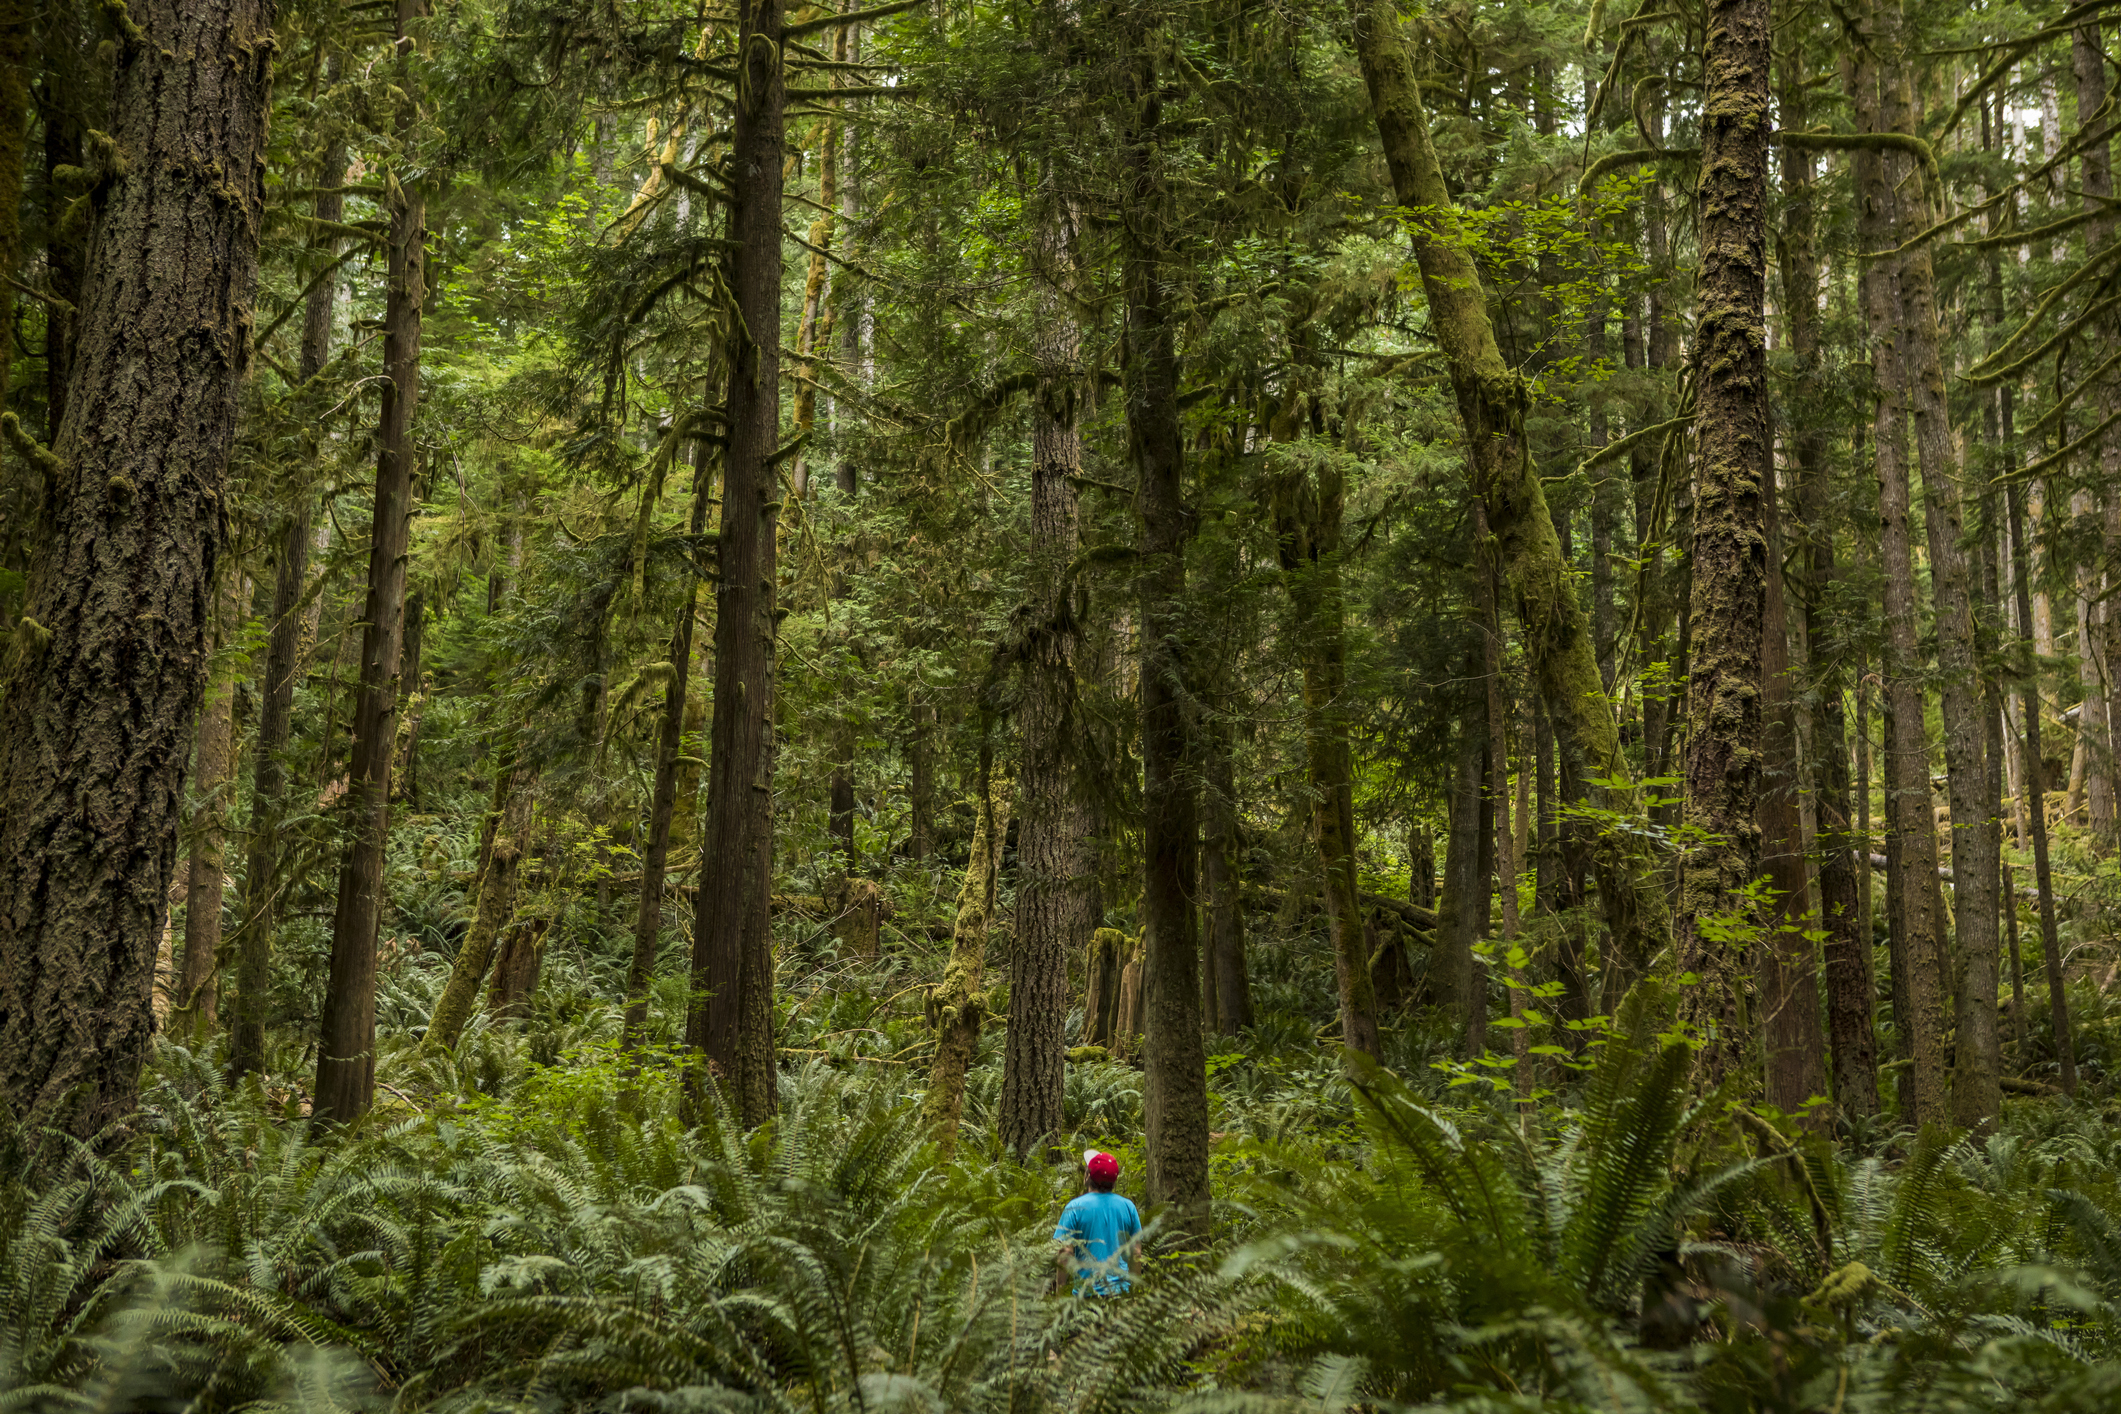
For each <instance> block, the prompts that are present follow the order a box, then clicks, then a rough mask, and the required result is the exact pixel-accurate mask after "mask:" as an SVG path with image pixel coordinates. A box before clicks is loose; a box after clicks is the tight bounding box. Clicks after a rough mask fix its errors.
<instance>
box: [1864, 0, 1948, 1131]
mask: <svg viewBox="0 0 2121 1414" xmlns="http://www.w3.org/2000/svg"><path fill="white" fill-rule="evenodd" d="M1881 8H1882V9H1890V8H1891V4H1890V0H1889V3H1888V4H1887V5H1886V6H1884V7H1881ZM1877 17H1878V14H1877V12H1873V14H1872V15H1871V16H1870V17H1869V18H1870V20H1871V21H1872V22H1873V23H1875V21H1876V20H1877ZM1882 43H1883V41H1882V40H1881V39H1880V38H1879V37H1878V36H1876V35H1868V36H1866V37H1865V42H1863V43H1852V44H1850V45H1847V46H1845V47H1844V51H1843V55H1842V60H1841V62H1842V66H1843V77H1844V79H1845V81H1846V86H1847V88H1848V91H1849V95H1850V98H1851V100H1852V102H1853V105H1854V107H1855V110H1856V120H1857V123H1858V125H1859V126H1860V127H1862V128H1864V129H1865V130H1867V131H1874V132H1875V131H1884V130H1885V129H1884V128H1883V126H1882V124H1881V121H1880V118H1881V113H1882V105H1883V98H1882V94H1881V77H1882V75H1881V71H1880V57H1879V56H1880V53H1881V44H1882ZM1852 165H1853V167H1854V169H1855V175H1856V188H1857V192H1856V196H1857V212H1856V225H1857V234H1858V237H1859V239H1860V240H1861V241H1862V243H1863V246H1864V248H1865V249H1866V250H1871V251H1883V250H1889V249H1891V248H1892V247H1893V246H1895V245H1896V244H1897V243H1898V241H1899V231H1900V222H1899V211H1898V205H1897V203H1898V199H1899V198H1898V194H1897V191H1896V185H1897V181H1898V179H1901V178H1904V177H1905V175H1906V174H1905V172H1904V171H1901V170H1896V167H1895V164H1893V163H1892V162H1891V161H1890V160H1889V154H1888V153H1887V152H1885V151H1884V150H1880V149H1859V150H1858V151H1856V152H1855V153H1854V154H1853V160H1852ZM1900 280H1901V262H1900V261H1899V260H1898V259H1895V258H1891V257H1886V258H1881V259H1879V260H1877V261H1876V262H1874V263H1873V264H1872V265H1871V266H1870V268H1869V269H1868V270H1867V271H1866V272H1865V275H1864V278H1863V282H1862V284H1863V304H1864V318H1865V324H1866V328H1867V330H1868V332H1869V335H1870V339H1871V364H1872V370H1873V376H1874V379H1875V385H1876V386H1875V394H1874V396H1875V397H1876V399H1877V411H1876V414H1875V416H1874V418H1873V420H1872V424H1871V435H1872V447H1873V449H1874V457H1875V465H1876V469H1877V477H1878V519H1879V568H1880V570H1881V572H1882V574H1883V578H1884V581H1885V583H1884V586H1883V604H1882V608H1883V610H1884V618H1885V662H1884V665H1883V666H1884V672H1883V674H1882V676H1883V678H1884V683H1885V695H1886V707H1887V717H1886V721H1887V741H1886V751H1885V758H1886V759H1885V763H1884V764H1885V771H1884V775H1885V796H1886V808H1887V819H1886V828H1887V830H1888V831H1889V832H1890V833H1891V835H1892V841H1891V848H1890V849H1889V850H1888V853H1889V855H1890V856H1891V857H1892V859H1893V863H1894V870H1893V873H1894V877H1893V879H1892V881H1891V889H1890V892H1891V894H1892V896H1893V899H1894V901H1895V903H1896V905H1897V906H1896V907H1895V908H1893V909H1892V910H1891V912H1892V913H1893V915H1894V916H1893V919H1892V923H1891V926H1892V929H1893V934H1894V937H1895V939H1896V940H1897V941H1898V944H1899V947H1898V949H1897V950H1896V952H1895V957H1894V963H1895V967H1894V979H1893V982H1894V987H1895V989H1896V991H1902V992H1904V994H1905V997H1906V1002H1905V1004H1904V1005H1900V1006H1897V1007H1896V1009H1895V1010H1896V1016H1895V1023H1896V1029H1897V1030H1898V1031H1899V1034H1900V1036H1901V1038H1902V1040H1903V1043H1904V1044H1905V1045H1906V1047H1907V1048H1908V1058H1909V1060H1910V1067H1909V1070H1910V1074H1909V1077H1908V1091H1907V1093H1908V1095H1909V1098H1910V1101H1911V1104H1912V1106H1913V1109H1912V1111H1911V1113H1909V1114H1908V1115H1907V1116H1906V1118H1908V1119H1911V1120H1914V1121H1916V1122H1918V1123H1920V1122H1927V1121H1942V1119H1943V1118H1944V1116H1945V1114H1946V1108H1945V1105H1946V1095H1945V1053H1944V1041H1945V1024H1946V1020H1945V994H1944V967H1943V957H1942V950H1941V947H1940V935H1939V920H1937V919H1936V918H1935V917H1934V916H1933V914H1932V912H1931V908H1930V895H1931V889H1932V885H1933V881H1934V880H1935V878H1936V873H1937V836H1936V826H1935V822H1934V820H1933V818H1932V816H1931V813H1930V781H1929V739H1928V734H1927V733H1926V732H1925V731H1924V729H1923V660H1922V651H1921V645H1920V642H1919V640H1918V638H1917V633H1918V611H1919V605H1918V603H1917V599H1916V588H1915V570H1914V525H1913V493H1912V489H1911V487H1910V478H1909V468H1908V458H1907V433H1908V381H1907V376H1906V364H1907V359H1908V347H1907V331H1906V330H1905V328H1904V327H1903V325H1902V319H1903V301H1902V299H1901V296H1900ZM1896 1000H1897V998H1896Z"/></svg>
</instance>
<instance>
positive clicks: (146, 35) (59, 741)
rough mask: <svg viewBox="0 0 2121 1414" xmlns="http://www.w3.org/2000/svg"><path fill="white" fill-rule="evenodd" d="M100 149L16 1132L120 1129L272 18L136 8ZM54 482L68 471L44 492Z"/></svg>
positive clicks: (25, 973) (30, 638)
mask: <svg viewBox="0 0 2121 1414" xmlns="http://www.w3.org/2000/svg"><path fill="white" fill-rule="evenodd" d="M128 15H129V19H130V21H131V22H132V25H133V26H135V27H129V28H127V29H126V30H125V31H124V32H123V33H121V34H120V35H119V37H118V38H117V39H116V40H115V41H114V45H113V50H112V55H113V62H114V64H115V102H114V107H113V119H112V125H111V126H112V132H111V135H110V136H109V138H107V139H106V138H101V137H98V138H96V139H93V140H92V151H91V154H90V156H89V157H88V167H89V170H90V172H91V174H92V175H93V176H94V177H95V179H96V186H95V188H94V191H93V192H92V194H91V200H92V202H93V203H94V210H95V222H94V226H93V228H92V232H91V235H90V237H89V247H88V252H87V266H86V274H85V277H84V279H83V283H82V290H81V294H80V297H79V299H78V300H77V302H76V303H77V304H78V313H77V315H76V317H75V323H74V329H75V332H76V335H77V337H78V342H77V344H76V346H75V347H74V348H73V350H72V358H73V366H72V368H71V370H70V376H69V378H68V382H67V389H66V394H65V406H66V413H65V416H64V418H63V419H62V420H61V422H60V423H59V427H58V435H57V437H56V439H55V441H54V444H53V446H52V447H51V449H50V455H51V458H52V460H51V462H50V463H49V464H48V465H47V467H46V471H47V475H46V481H47V489H48V494H49V514H48V518H47V521H46V524H47V526H48V530H47V531H46V532H45V533H44V534H43V535H42V536H41V537H40V539H41V544H40V545H39V546H38V547H37V553H36V558H35V562H34V564H33V567H32V571H31V574H30V577H29V582H28V592H27V595H26V600H27V607H26V610H25V613H24V615H23V618H22V621H21V623H20V625H19V626H18V627H17V629H16V631H15V635H14V647H13V650H12V652H11V654H10V655H9V657H10V662H9V669H10V671H9V672H8V675H7V681H6V685H5V688H4V695H0V1088H4V1095H5V1099H6V1101H7V1102H8V1104H9V1105H10V1107H11V1109H12V1111H13V1113H14V1115H15V1116H16V1117H17V1119H18V1120H19V1122H20V1123H22V1124H23V1125H24V1126H25V1127H28V1128H35V1127H38V1126H43V1125H55V1126H59V1127H63V1128H65V1129H67V1130H68V1131H70V1132H71V1133H73V1134H76V1135H78V1136H81V1137H84V1138H86V1137H88V1136H91V1135H94V1134H96V1133H98V1132H99V1131H100V1130H102V1129H103V1128H104V1127H105V1126H106V1125H107V1124H109V1123H110V1122H112V1121H114V1120H117V1119H119V1118H121V1117H123V1116H124V1115H127V1114H129V1113H130V1112H131V1110H132V1108H133V1104H134V1100H135V1097H136V1095H137V1093H138V1083H139V1067H140V1064H141V1061H142V1059H143V1058H144V1056H145V1054H146V1050H147V1046H148V1040H149V1036H150V1033H151V1031H152V1028H153V1012H152V1009H151V991H152V986H153V980H154V967H155V956H156V952H157V949H158V947H159V945H160V940H161V934H162V927H163V921H164V917H165V914H166V911H167V907H168V904H167V899H168V890H169V883H170V875H171V871H172V869H173V868H174V866H175V862H176V845H177V835H178V827H179V824H180V819H179V812H180V810H181V805H182V801H183V796H184V786H185V781H186V776H187V771H188V767H189V765H190V758H191V744H192V733H193V730H194V727H195V725H196V722H197V714H198V711H199V705H200V696H201V690H202V688H203V687H204V684H205V675H206V659H205V651H204V650H205V645H206V634H207V623H208V619H209V616H210V614H211V612H212V607H211V606H212V600H213V584H214V575H215V573H216V568H217V561H218V559H219V557H220V553H221V549H222V546H223V542H224V539H225V537H226V533H227V532H226V511H225V508H224V504H223V500H222V493H223V485H224V478H225V476H226V473H227V468H228V458H229V449H230V446H231V444H232V442H233V439H234V436H235V426H236V414H237V396H236V395H237V386H238V384H239V382H240V380H241V379H242V377H243V374H244V371H245V364H246V361H247V358H248V349H249V342H250V334H251V323H252V312H251V297H252V291H253V288H254V286H255V283H256V278H257V251H258V236H259V229H260V226H261V224H262V221H263V217H264V189H263V179H264V145H265V127H266V117H267V111H268V105H269V88H270V81H271V72H272V67H271V55H272V50H273V46H272V24H273V18H274V12H273V7H272V5H271V4H270V3H269V0H195V3H190V4H183V5H179V4H175V3H172V0H141V3H139V4H138V5H137V6H135V7H134V8H133V9H132V10H131V11H129V12H128ZM52 473H60V474H52Z"/></svg>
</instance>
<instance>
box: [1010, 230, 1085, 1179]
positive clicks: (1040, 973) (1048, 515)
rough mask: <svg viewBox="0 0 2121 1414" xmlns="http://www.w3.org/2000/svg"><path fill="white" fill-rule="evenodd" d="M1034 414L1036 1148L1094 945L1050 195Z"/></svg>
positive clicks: (1030, 993)
mask: <svg viewBox="0 0 2121 1414" xmlns="http://www.w3.org/2000/svg"><path fill="white" fill-rule="evenodd" d="M1044 200H1045V201H1046V202H1047V204H1048V209H1047V210H1046V211H1045V212H1044V213H1042V215H1041V218H1040V229H1039V235H1038V247H1039V248H1038V258H1039V262H1040V264H1041V266H1042V267H1044V269H1043V278H1042V279H1041V281H1040V286H1039V291H1038V295H1037V299H1038V325H1037V330H1036V333H1035V336H1034V337H1035V338H1036V340H1037V344H1036V355H1035V356H1036V358H1037V360H1038V370H1037V372H1038V384H1037V386H1036V388H1035V389H1034V390H1033V393H1032V397H1033V407H1032V423H1031V546H1030V550H1031V565H1030V572H1031V574H1030V590H1031V604H1030V613H1029V614H1028V615H1027V616H1026V617H1025V620H1024V628H1023V633H1024V643H1023V647H1022V650H1021V651H1022V655H1023V664H1024V679H1023V705H1022V707H1021V709H1020V713H1019V722H1020V729H1021V732H1022V738H1023V759H1022V761H1021V763H1020V765H1019V767H1018V771H1017V780H1018V792H1017V800H1018V807H1019V810H1018V814H1019V819H1020V823H1019V824H1018V827H1017V854H1016V857H1017V885H1016V937H1015V938H1014V940H1013V942H1012V946H1011V947H1010V950H1009V1031H1008V1039H1007V1045H1006V1048H1005V1050H1004V1051H1003V1059H1002V1095H1001V1137H1002V1143H1004V1144H1006V1145H1008V1146H1009V1148H1010V1149H1011V1150H1012V1151H1013V1152H1015V1153H1016V1154H1017V1156H1018V1157H1027V1156H1029V1155H1030V1154H1031V1152H1032V1151H1033V1150H1034V1149H1037V1148H1038V1147H1040V1146H1041V1145H1044V1144H1047V1143H1049V1142H1051V1141H1052V1140H1053V1139H1054V1138H1056V1137H1057V1136H1058V1135H1059V1134H1060V1132H1061V1128H1062V1124H1063V1116H1062V1113H1061V1099H1062V1095H1063V1092H1064V1090H1065V1088H1066V1083H1067V1073H1066V1072H1067V1063H1068V1035H1067V1028H1068V1000H1069V999H1068V955H1069V954H1070V953H1071V952H1078V951H1080V950H1081V949H1082V946H1083V944H1084V943H1085V942H1086V941H1087V938H1086V936H1084V935H1083V934H1082V933H1081V932H1080V930H1081V929H1082V927H1083V925H1084V923H1086V922H1087V921H1088V920H1086V919H1085V918H1084V917H1083V910H1082V906H1081V903H1080V898H1079V895H1080V892H1081V889H1082V878H1083V874H1084V871H1085V868H1086V866H1087V861H1086V860H1085V859H1084V857H1083V849H1082V840H1083V830H1082V824H1083V821H1082V809H1081V805H1080V802H1079V800H1078V798H1077V793H1076V777H1075V755H1074V752H1073V751H1072V750H1071V749H1070V744H1069V739H1070V736H1071V735H1072V734H1073V732H1074V731H1075V730H1076V728H1075V726H1074V724H1073V721H1072V718H1073V714H1074V706H1075V655H1076V651H1077V648H1078V646H1079V644H1080V641H1081V636H1082V635H1081V631H1080V629H1079V628H1078V626H1077V624H1076V622H1075V605H1074V604H1073V602H1071V599H1072V596H1071V595H1070V593H1069V589H1068V570H1069V567H1070V566H1071V565H1072V564H1073V563H1074V561H1075V555H1076V550H1077V548H1078V547H1079V544H1080V534H1079V532H1078V530H1077V524H1076V504H1075V494H1076V493H1075V483H1074V480H1073V478H1075V477H1078V476H1080V475H1081V474H1082V456H1083V443H1082V431H1081V429H1080V428H1079V427H1078V426H1077V423H1076V412H1077V403H1078V401H1079V399H1080V396H1081V388H1082V376H1083V374H1082V367H1081V362H1082V336H1081V334H1080V332H1079V331H1078V330H1077V328H1076V323H1075V314H1074V311H1073V310H1072V309H1071V308H1070V307H1069V303H1068V300H1069V293H1070V290H1071V288H1072V285H1073V280H1072V279H1071V278H1070V276H1069V275H1068V274H1067V272H1068V270H1069V269H1070V268H1071V262H1072V261H1073V259H1074V256H1073V253H1072V251H1071V249H1070V247H1071V246H1072V244H1073V233H1072V231H1071V230H1070V229H1069V226H1070V222H1069V216H1068V212H1067V210H1066V208H1065V206H1064V205H1063V204H1062V198H1061V196H1060V194H1059V193H1058V192H1057V191H1051V192H1048V193H1045V194H1044Z"/></svg>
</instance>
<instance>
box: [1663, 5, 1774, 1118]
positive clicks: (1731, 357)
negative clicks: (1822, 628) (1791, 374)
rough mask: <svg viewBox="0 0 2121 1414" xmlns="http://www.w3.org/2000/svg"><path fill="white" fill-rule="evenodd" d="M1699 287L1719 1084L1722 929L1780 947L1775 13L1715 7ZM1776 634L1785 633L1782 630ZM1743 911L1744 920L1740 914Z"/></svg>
mask: <svg viewBox="0 0 2121 1414" xmlns="http://www.w3.org/2000/svg"><path fill="white" fill-rule="evenodd" d="M1703 72H1704V73H1705V74H1706V75H1707V78H1708V84H1709V87H1708V92H1707V94H1706V95H1705V96H1704V99H1703V108H1702V111H1703V115H1704V116H1703V122H1702V159H1701V172H1702V177H1701V279H1700V285H1699V291H1700V293H1699V314H1698V319H1697V325H1698V328H1699V335H1698V343H1697V346H1696V351H1695V358H1694V365H1695V370H1696V373H1695V376H1696V380H1697V384H1696V396H1697V399H1698V404H1697V406H1698V414H1697V420H1696V424H1695V426H1696V433H1695V436H1696V441H1697V444H1698V448H1699V452H1698V460H1697V462H1696V465H1695V472H1694V553H1693V587H1692V591H1691V593H1690V594H1689V596H1688V612H1689V616H1690V619H1691V623H1692V629H1691V653H1690V656H1689V658H1688V662H1687V716H1688V723H1687V748H1686V771H1685V777H1686V783H1685V800H1686V821H1687V825H1688V826H1689V827H1690V828H1691V829H1694V830H1697V831H1699V832H1700V840H1701V842H1700V843H1699V844H1698V845H1696V846H1695V847H1694V848H1693V850H1692V851H1691V852H1690V853H1689V855H1688V856H1687V859H1686V864H1685V870H1684V873H1683V875H1682V880H1681V885H1680V894H1679V909H1678V915H1677V919H1676V923H1677V938H1676V946H1677V950H1678V954H1679V965H1680V967H1681V969H1682V970H1684V971H1688V972H1693V973H1697V974H1699V976H1700V978H1701V981H1700V983H1699V985H1698V987H1697V988H1696V989H1695V990H1694V991H1693V992H1692V993H1691V994H1690V996H1689V998H1688V1006H1687V1014H1688V1017H1689V1019H1690V1020H1691V1021H1692V1022H1693V1023H1694V1024H1695V1025H1696V1026H1698V1027H1699V1028H1700V1030H1701V1031H1702V1033H1703V1034H1704V1036H1705V1038H1706V1040H1707V1042H1708V1047H1707V1050H1706V1052H1705V1053H1704V1060H1705V1061H1706V1063H1707V1065H1708V1069H1709V1074H1710V1076H1711V1078H1712V1079H1714V1080H1719V1081H1720V1080H1721V1079H1722V1078H1723V1077H1724V1076H1726V1075H1728V1074H1730V1073H1731V1072H1732V1071H1733V1070H1734V1069H1735V1068H1736V1067H1737V1066H1738V1065H1740V1064H1741V1063H1742V1060H1741V1058H1742V1055H1743V1052H1744V1049H1745V1048H1746V1046H1747V1044H1748V1042H1749V1040H1750V1037H1749V1036H1748V1035H1747V1034H1746V1033H1747V1031H1748V1030H1749V1029H1750V1028H1749V1019H1748V1018H1746V1017H1745V1015H1744V1008H1743V1006H1742V1002H1741V998H1742V995H1743V985H1742V979H1743V976H1744V974H1743V971H1742V970H1741V967H1740V965H1739V962H1738V959H1737V958H1735V957H1734V956H1732V955H1731V953H1730V951H1729V946H1728V944H1727V943H1725V942H1723V941H1721V940H1720V939H1719V937H1718V932H1719V929H1718V923H1719V920H1730V921H1733V922H1736V921H1743V922H1745V923H1749V924H1754V925H1758V926H1760V927H1761V928H1762V929H1763V935H1764V936H1763V942H1764V943H1765V944H1766V946H1768V947H1769V948H1771V949H1772V948H1774V946H1775V944H1774V931H1773V930H1774V929H1775V928H1776V925H1777V924H1778V922H1779V921H1780V920H1779V916H1778V915H1779V909H1770V910H1768V911H1767V912H1766V914H1765V916H1752V917H1748V916H1746V915H1747V914H1748V913H1749V912H1750V910H1749V909H1748V907H1747V905H1746V904H1745V903H1743V902H1742V901H1741V900H1742V898H1743V893H1742V891H1743V890H1745V889H1747V888H1748V887H1749V886H1750V885H1752V883H1753V882H1754V880H1755V878H1756V877H1757V876H1758V875H1759V873H1760V862H1761V830H1760V823H1759V818H1758V813H1757V812H1758V810H1759V805H1760V794H1761V785H1762V774H1763V767H1764V765H1765V762H1764V759H1763V749H1762V744H1763V737H1764V736H1765V734H1766V732H1767V729H1768V726H1769V723H1768V721H1767V718H1766V714H1765V711H1764V706H1763V694H1764V691H1765V684H1764V681H1763V676H1762V670H1763V662H1762V658H1763V651H1764V649H1765V647H1766V645H1765V642H1764V639H1765V634H1766V631H1767V630H1768V628H1769V627H1770V626H1769V625H1767V624H1766V623H1765V622H1764V620H1765V618H1766V615H1767V610H1768V607H1769V606H1768V600H1767V578H1768V575H1769V572H1770V569H1771V564H1770V560H1769V548H1770V547H1769V540H1768V521H1767V516H1768V498H1769V497H1770V496H1771V495H1772V494H1773V491H1772V488H1771V487H1770V486H1769V484H1768V482H1769V478H1771V477H1772V476H1773V475H1774V467H1773V463H1772V461H1771V450H1772V441H1771V439H1772V433H1771V431H1770V428H1769V425H1768V389H1767V334H1766V327H1765V323H1764V319H1763V309H1764V301H1765V291H1766V284H1767V149H1768V5H1767V3H1766V0H1713V3H1711V4H1710V6H1709V9H1708V47H1707V49H1706V50H1705V51H1704V56H1703ZM1772 627H1774V628H1779V627H1780V625H1779V624H1776V625H1773V626H1772ZM1734 914H1736V915H1737V917H1736V918H1734V917H1733V915H1734Z"/></svg>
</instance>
